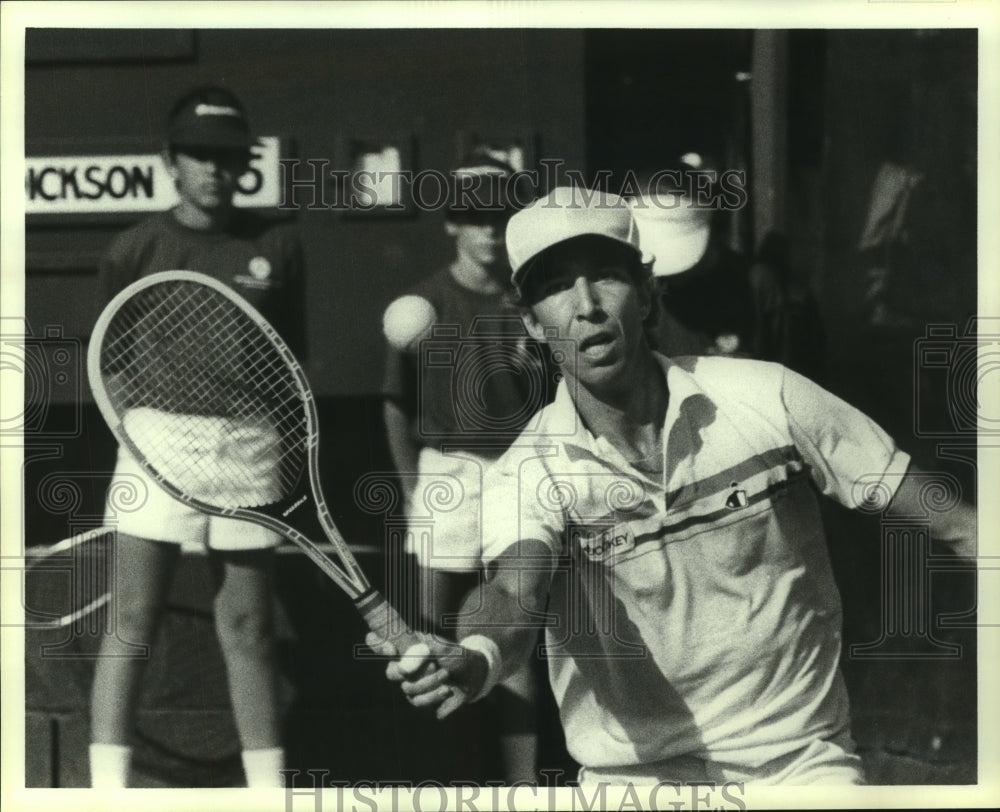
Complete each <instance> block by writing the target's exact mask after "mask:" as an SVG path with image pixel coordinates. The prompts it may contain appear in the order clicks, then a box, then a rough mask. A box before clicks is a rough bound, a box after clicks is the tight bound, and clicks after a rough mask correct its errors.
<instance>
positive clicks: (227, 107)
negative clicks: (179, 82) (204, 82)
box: [167, 87, 257, 149]
mask: <svg viewBox="0 0 1000 812" xmlns="http://www.w3.org/2000/svg"><path fill="white" fill-rule="evenodd" d="M167 143H169V144H170V145H172V146H173V145H176V146H199V147H221V148H229V149H249V148H250V147H252V146H253V145H254V144H256V143H257V139H256V138H254V137H253V136H251V135H250V123H249V122H248V121H247V117H246V112H245V111H244V109H243V105H242V104H241V103H240V101H239V99H237V98H236V96H234V95H233V94H232V93H230V92H229V91H228V90H225V89H224V88H217V87H202V88H196V89H195V90H192V91H191V92H190V93H188V94H186V95H185V96H184V97H182V98H181V99H179V100H178V101H177V103H176V104H175V105H174V108H173V110H172V111H171V112H170V117H169V119H168V121H167Z"/></svg>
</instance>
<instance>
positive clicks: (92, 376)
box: [87, 271, 419, 653]
mask: <svg viewBox="0 0 1000 812" xmlns="http://www.w3.org/2000/svg"><path fill="white" fill-rule="evenodd" d="M87 373H88V377H89V380H90V385H91V387H92V389H93V392H94V399H95V401H96V402H97V405H98V407H99V409H100V411H101V414H102V415H103V417H104V419H105V420H106V421H107V423H108V426H109V427H110V428H111V431H112V432H113V433H114V435H115V437H116V438H117V440H118V441H119V443H120V444H121V445H122V446H123V447H124V448H126V449H127V450H128V451H129V452H130V453H131V454H132V456H133V457H134V458H135V459H136V460H137V461H138V462H139V464H140V465H141V466H142V468H143V469H144V470H145V471H146V473H147V474H149V476H150V477H151V478H152V479H153V480H154V481H155V482H157V483H158V484H159V485H160V486H161V487H163V488H164V490H166V491H167V492H168V493H170V494H171V495H172V496H174V497H175V498H177V499H179V500H180V501H182V502H184V503H186V504H188V505H190V506H192V507H194V508H196V509H198V510H201V511H204V512H206V513H209V514H212V515H216V516H225V517H229V518H234V519H242V520H245V521H249V522H254V523H256V524H258V525H262V526H264V527H267V528H270V529H271V530H273V531H275V532H277V533H279V534H281V535H283V536H284V537H285V538H286V539H288V540H289V541H291V542H292V543H294V544H295V545H297V546H298V547H299V548H300V549H301V550H302V551H303V552H304V553H305V554H306V555H307V556H309V558H310V559H311V560H312V561H313V562H314V563H315V564H316V566H318V567H319V568H320V569H321V570H322V571H323V572H324V573H325V574H326V575H327V576H329V578H330V580H332V581H333V582H334V583H335V584H336V585H337V586H338V587H340V588H341V589H342V590H343V591H344V592H346V593H347V595H349V596H350V598H351V599H352V600H353V601H354V604H355V606H356V607H357V609H358V611H359V612H360V613H361V616H362V617H363V618H364V619H365V622H366V623H367V624H368V626H369V627H370V628H371V630H372V631H373V632H374V633H375V634H376V635H377V636H378V637H379V638H380V640H384V641H388V642H391V643H392V644H393V645H394V647H395V648H396V650H397V651H398V652H400V653H402V652H404V651H406V649H408V648H409V647H410V646H411V645H414V644H416V643H417V642H419V640H418V638H417V637H416V635H415V634H414V633H413V632H412V631H411V630H410V629H409V628H408V626H407V625H406V623H405V622H404V621H403V619H402V618H401V617H400V615H399V614H398V613H397V612H396V610H395V609H394V608H393V607H392V606H391V605H390V604H389V603H388V602H387V601H386V599H385V598H384V597H383V596H382V595H381V594H380V593H379V592H378V591H377V590H375V589H374V588H373V587H372V586H371V584H370V583H369V582H368V579H367V578H366V577H365V574H364V572H362V570H361V568H360V567H359V566H358V563H357V561H356V560H355V557H354V555H353V553H352V551H351V549H350V547H348V545H347V542H346V541H344V539H343V537H342V536H341V534H340V532H339V531H338V530H337V527H336V526H335V525H334V523H333V519H332V518H331V516H330V511H329V510H328V509H327V506H326V501H325V499H324V498H323V494H322V492H321V490H320V484H319V465H318V448H319V436H318V420H317V415H316V404H315V401H314V399H313V395H312V392H311V390H310V388H309V384H308V382H307V380H306V377H305V374H304V373H303V371H302V368H301V367H300V366H299V364H298V362H297V361H296V359H295V357H294V355H293V354H292V352H291V351H290V350H289V348H288V347H287V345H286V344H285V343H284V341H282V339H281V337H280V336H279V335H278V333H277V332H276V331H275V330H274V328H273V327H271V325H270V324H268V322H267V321H266V320H265V319H264V318H263V316H261V315H260V314H259V313H258V312H257V311H256V310H255V309H254V308H253V307H252V306H251V305H250V304H249V303H247V302H246V301H245V300H244V299H243V298H242V297H240V296H239V294H237V293H236V292H235V291H233V290H231V289H230V288H229V287H227V286H226V285H225V284H223V283H221V282H219V281H217V280H215V279H213V278H211V277H209V276H206V275H204V274H199V273H195V272H191V271H164V272H161V273H157V274H153V275H151V276H148V277H144V278H143V279H140V280H139V281H137V282H135V283H133V284H132V285H130V286H129V287H127V288H126V289H125V290H123V291H122V292H121V293H120V294H118V296H116V297H115V298H114V299H113V300H112V301H111V302H110V303H109V304H108V306H107V307H106V308H105V309H104V311H103V312H102V313H101V316H100V318H99V319H98V321H97V325H96V326H95V328H94V332H93V335H92V337H91V341H90V348H89V350H88V355H87ZM324 536H325V537H326V538H327V539H329V542H330V545H329V547H327V549H330V550H331V553H332V554H330V555H328V554H327V553H326V552H325V551H324V549H323V548H322V547H321V546H320V545H319V544H317V543H316V540H317V539H320V538H323V537H324ZM323 546H324V547H326V546H327V545H323Z"/></svg>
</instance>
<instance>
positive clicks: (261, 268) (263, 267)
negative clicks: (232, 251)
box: [247, 257, 271, 279]
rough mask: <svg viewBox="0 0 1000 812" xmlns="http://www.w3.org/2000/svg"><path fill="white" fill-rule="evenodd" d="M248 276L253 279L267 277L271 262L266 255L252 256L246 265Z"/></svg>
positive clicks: (269, 272)
mask: <svg viewBox="0 0 1000 812" xmlns="http://www.w3.org/2000/svg"><path fill="white" fill-rule="evenodd" d="M247 270H248V271H250V276H252V277H253V278H254V279H267V277H269V276H270V275H271V263H270V262H268V261H267V257H254V258H253V259H251V260H250V262H249V264H248V265H247Z"/></svg>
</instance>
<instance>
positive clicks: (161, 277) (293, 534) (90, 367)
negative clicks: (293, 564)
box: [87, 270, 384, 625]
mask: <svg viewBox="0 0 1000 812" xmlns="http://www.w3.org/2000/svg"><path fill="white" fill-rule="evenodd" d="M174 281H176V282H189V283H194V284H198V285H203V286H205V287H208V288H211V289H212V290H213V291H215V292H216V293H218V294H221V295H222V296H224V297H225V298H226V299H228V300H229V301H230V302H231V303H232V304H234V305H235V306H236V307H237V308H239V309H240V311H242V313H243V314H244V315H246V316H247V317H248V318H249V319H251V320H252V321H253V322H254V323H255V324H256V325H257V327H259V328H260V330H261V331H262V332H263V333H264V335H265V336H266V337H267V339H268V340H269V341H270V342H271V344H272V345H273V347H274V348H275V349H276V350H277V351H278V353H279V354H280V355H281V358H282V360H283V361H284V362H285V363H286V364H287V366H288V370H289V371H290V372H291V375H292V377H293V379H294V381H295V385H296V389H297V390H298V391H297V393H298V396H299V397H300V398H301V400H302V405H303V411H304V414H305V421H306V437H307V447H306V459H307V464H306V469H307V474H308V485H306V484H305V483H304V482H303V481H302V480H303V479H304V478H303V477H300V479H299V484H298V486H297V487H296V488H294V489H293V491H292V493H290V494H289V495H288V496H286V497H284V498H282V499H280V500H278V501H277V502H273V503H271V504H269V505H264V506H260V507H256V508H253V509H251V508H242V507H237V508H222V507H218V506H216V505H212V504H209V503H207V502H204V501H202V500H200V499H198V498H197V497H194V496H192V495H191V494H188V493H186V492H184V491H182V490H181V489H180V488H178V487H177V486H176V485H174V484H173V483H172V482H171V481H170V480H169V479H168V478H167V477H166V476H164V475H163V474H162V473H161V472H160V471H159V470H157V468H156V467H155V466H154V465H153V464H152V463H150V462H149V461H148V460H147V459H146V457H145V455H144V454H143V453H142V451H140V449H139V448H138V447H137V446H136V445H135V443H134V442H133V441H132V439H131V437H130V436H129V434H128V432H127V431H126V430H125V428H124V425H123V423H124V416H125V415H124V413H122V414H119V413H118V410H117V409H116V408H115V406H114V405H113V403H112V401H111V398H110V397H109V396H108V394H107V391H106V388H105V385H104V375H103V373H102V372H101V348H102V345H103V343H104V336H105V334H106V332H107V329H108V327H109V325H110V324H111V322H112V320H113V319H114V317H115V315H116V314H117V313H118V311H119V310H120V309H121V307H122V306H123V305H124V304H125V303H126V302H127V301H128V300H130V299H131V298H132V297H133V296H135V295H136V294H138V293H140V292H141V291H143V290H146V289H147V288H151V287H153V286H155V285H160V284H164V283H168V282H174ZM87 376H88V379H89V381H90V387H91V391H92V392H93V395H94V400H95V402H96V403H97V407H98V409H99V410H100V412H101V414H102V415H103V417H104V419H105V421H106V422H107V424H108V427H109V428H110V429H111V432H112V434H114V436H115V439H117V440H118V442H119V443H120V444H121V445H123V446H124V447H125V448H126V449H128V451H129V453H130V454H131V455H132V456H133V457H134V458H135V460H136V461H137V462H138V463H139V465H140V466H141V467H142V469H143V470H144V471H145V472H146V473H147V474H148V475H149V476H150V478H151V479H153V480H154V481H155V482H156V484H157V485H159V486H160V487H161V488H163V490H165V491H166V492H167V493H168V494H170V495H171V496H172V497H174V498H175V499H177V500H179V501H180V502H183V503H184V504H186V505H189V506H190V507H192V508H195V509H196V510H200V511H202V512H204V513H208V514H210V515H213V516H220V517H224V518H231V519H242V520H245V521H250V522H254V523H256V524H258V525H261V526H263V527H266V528H268V529H270V530H272V531H274V532H275V533H278V534H279V535H281V536H283V537H284V538H286V539H288V540H289V541H290V542H292V543H293V544H295V545H297V546H298V547H299V548H300V549H301V550H302V551H303V552H304V553H305V554H306V555H307V556H309V558H310V559H311V560H312V561H313V563H314V564H316V566H318V567H319V568H320V569H321V570H322V571H323V572H324V573H325V574H326V575H327V576H328V577H329V578H330V579H331V580H332V581H334V583H336V584H337V586H339V587H340V588H341V589H342V590H344V592H346V593H347V594H348V595H349V596H350V597H351V598H352V599H353V600H354V601H355V603H356V604H358V607H359V609H361V611H362V613H365V611H366V609H368V608H369V607H371V608H374V606H373V605H377V604H379V603H381V602H384V599H382V598H381V596H380V595H377V593H376V592H375V591H374V590H373V589H372V587H371V584H370V583H369V581H368V579H367V577H366V576H365V574H364V572H363V571H362V570H361V567H360V566H359V565H358V563H357V560H356V559H355V557H354V553H353V552H352V551H351V549H350V547H349V545H348V544H347V542H346V541H345V540H344V537H343V536H342V535H341V534H340V531H339V530H338V529H337V526H336V525H335V524H334V522H333V517H332V516H331V515H330V510H329V508H328V507H327V504H326V500H325V498H324V496H323V493H322V490H321V488H320V486H319V418H318V413H317V410H316V401H315V398H314V397H313V394H312V389H311V388H310V386H309V381H308V379H307V378H306V375H305V372H304V371H303V370H302V367H301V365H300V364H299V362H298V360H297V359H296V358H295V356H294V354H293V353H292V351H291V350H290V349H289V347H288V345H287V344H285V342H284V340H283V339H282V338H281V336H280V335H279V334H278V332H277V330H275V329H274V328H273V327H272V326H271V325H270V324H269V323H268V321H267V320H266V319H265V318H264V317H263V316H262V315H260V313H258V312H257V311H256V310H255V309H254V308H253V307H252V306H251V305H250V304H249V303H248V302H246V301H245V300H244V299H243V298H242V297H241V296H239V294H238V293H236V292H235V291H233V290H232V289H231V288H230V287H229V286H228V285H226V284H225V283H223V282H220V281H219V280H217V279H214V278H212V277H211V276H208V275H206V274H202V273H198V272H195V271H181V270H176V271H160V272H159V273H155V274H151V275H149V276H144V277H142V278H141V279H139V280H137V281H136V282H133V283H132V284H131V285H129V286H128V287H126V288H125V289H124V290H122V291H121V292H120V293H118V295H117V296H115V297H114V298H113V299H112V300H111V302H110V303H109V304H108V305H107V307H105V308H104V310H103V311H102V313H101V315H100V317H99V318H98V320H97V323H96V324H95V326H94V330H93V333H92V335H91V339H90V346H89V347H88V350H87ZM310 498H311V499H312V502H313V507H314V510H313V511H308V510H306V511H303V508H306V507H307V506H308V503H309V500H310ZM292 514H296V519H297V522H298V524H299V526H302V527H306V528H307V529H306V530H305V532H303V531H302V530H300V529H299V528H298V527H296V526H293V525H291V524H289V523H288V522H287V521H285V520H284V519H285V518H287V517H288V516H291V515H292ZM317 531H319V532H322V533H323V534H324V535H326V537H327V538H328V539H329V540H330V543H331V544H332V546H333V549H334V551H335V552H336V555H337V557H338V558H339V559H340V561H341V564H338V563H336V562H335V561H334V560H333V559H332V558H330V557H329V556H328V555H326V553H325V552H323V550H322V549H320V547H319V546H318V545H317V544H315V543H314V542H313V541H312V538H311V535H312V534H315V533H316V532H317ZM373 599H374V600H373ZM379 599H381V600H379ZM380 625H381V624H380Z"/></svg>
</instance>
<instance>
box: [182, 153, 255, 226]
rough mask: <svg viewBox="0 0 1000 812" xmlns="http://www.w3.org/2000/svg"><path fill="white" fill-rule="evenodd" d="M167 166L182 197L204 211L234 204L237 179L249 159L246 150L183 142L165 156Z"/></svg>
mask: <svg viewBox="0 0 1000 812" xmlns="http://www.w3.org/2000/svg"><path fill="white" fill-rule="evenodd" d="M165 160H166V162H167V169H168V170H169V171H170V175H171V177H173V179H174V183H175V185H176V186H177V192H178V194H179V195H180V196H181V198H182V199H183V200H184V201H186V202H188V203H190V204H192V205H194V206H196V207H197V208H199V209H202V210H205V211H213V210H216V209H220V208H225V207H228V206H230V205H231V204H232V200H233V195H234V194H235V193H236V189H237V185H236V184H237V181H238V180H239V178H240V175H242V174H243V173H244V172H246V170H247V167H248V166H249V162H250V155H249V153H248V152H247V151H246V150H242V149H228V148H217V147H196V146H183V147H176V148H175V149H174V155H173V157H171V156H170V155H168V156H167V157H166V159H165Z"/></svg>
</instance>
